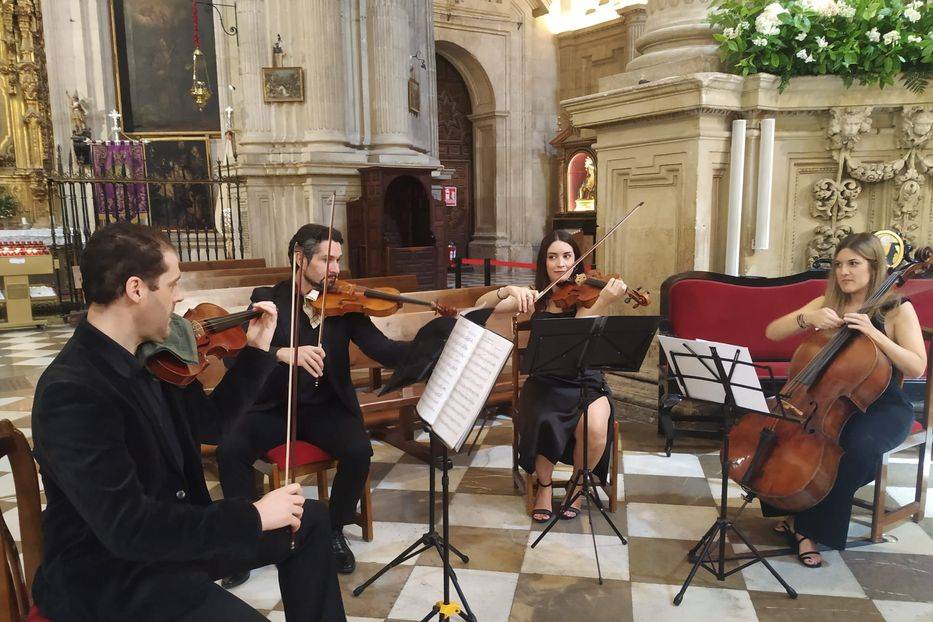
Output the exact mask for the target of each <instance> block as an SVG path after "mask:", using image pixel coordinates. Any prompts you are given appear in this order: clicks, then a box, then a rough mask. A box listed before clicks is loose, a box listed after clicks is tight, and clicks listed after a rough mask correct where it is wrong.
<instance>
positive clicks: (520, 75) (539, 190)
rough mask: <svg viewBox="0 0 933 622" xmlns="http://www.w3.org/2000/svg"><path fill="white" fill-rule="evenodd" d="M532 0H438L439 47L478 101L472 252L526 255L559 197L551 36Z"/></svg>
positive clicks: (524, 258)
mask: <svg viewBox="0 0 933 622" xmlns="http://www.w3.org/2000/svg"><path fill="white" fill-rule="evenodd" d="M536 7H537V3H536V2H533V1H531V0H512V1H511V2H510V1H509V0H495V1H491V0H464V1H463V2H457V3H455V4H452V3H450V2H446V1H441V0H436V1H435V2H434V27H435V30H434V37H435V40H436V48H437V52H438V53H439V54H441V55H443V56H444V57H445V58H447V59H448V60H450V62H451V63H453V64H454V66H455V67H457V69H458V71H460V73H461V75H463V77H464V80H465V81H466V82H467V86H468V88H469V89H470V95H471V98H472V99H473V102H472V103H473V117H472V121H473V127H474V150H475V153H476V156H475V162H476V164H475V167H476V170H475V171H474V172H475V175H474V177H475V183H476V188H475V200H474V206H475V212H476V227H475V235H474V240H473V242H472V243H471V244H470V254H471V256H474V257H498V258H500V259H515V260H522V261H528V260H530V259H531V255H532V251H533V248H532V247H533V245H534V244H537V242H538V241H539V240H540V238H541V237H542V235H543V234H544V231H545V227H546V226H547V222H546V216H547V212H548V207H547V206H548V205H549V203H551V202H552V201H554V200H556V199H555V198H554V197H555V185H554V184H555V181H554V176H553V173H552V171H551V162H550V157H551V155H552V150H551V149H550V147H549V146H548V144H547V141H548V140H550V139H551V138H553V136H554V133H555V132H556V129H557V57H556V47H555V43H554V37H553V35H552V34H551V33H550V32H549V31H548V30H547V28H546V27H545V25H544V24H543V22H542V21H541V20H537V19H535V18H534V17H533V16H532V11H533V10H534V9H535V8H536Z"/></svg>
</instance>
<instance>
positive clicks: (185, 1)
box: [110, 0, 220, 135]
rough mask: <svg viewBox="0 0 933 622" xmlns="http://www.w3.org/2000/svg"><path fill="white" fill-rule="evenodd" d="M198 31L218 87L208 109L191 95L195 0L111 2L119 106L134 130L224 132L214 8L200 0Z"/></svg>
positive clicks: (214, 87) (210, 75)
mask: <svg viewBox="0 0 933 622" xmlns="http://www.w3.org/2000/svg"><path fill="white" fill-rule="evenodd" d="M196 8H197V15H198V34H199V37H200V42H201V51H202V52H203V53H204V59H205V61H206V64H207V81H208V84H209V85H210V87H211V90H212V91H214V95H213V97H211V98H210V99H209V100H208V101H207V105H206V106H205V107H204V110H198V107H197V106H196V105H195V103H194V100H193V99H192V98H191V95H190V94H189V93H188V90H189V89H190V88H191V70H192V67H191V59H192V53H193V52H194V24H193V21H192V14H191V0H110V17H111V28H112V35H113V36H112V41H113V57H114V73H115V75H116V87H117V106H118V107H119V110H120V113H121V114H122V115H123V130H124V131H125V132H126V133H128V134H148V135H153V134H188V135H191V134H193V133H204V132H208V133H209V132H219V131H220V112H219V109H218V105H217V90H218V89H217V59H216V54H215V50H214V18H213V14H212V13H211V7H210V6H209V5H207V4H197V5H196Z"/></svg>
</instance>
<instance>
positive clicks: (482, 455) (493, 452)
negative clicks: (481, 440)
mask: <svg viewBox="0 0 933 622" xmlns="http://www.w3.org/2000/svg"><path fill="white" fill-rule="evenodd" d="M470 466H474V467H484V468H487V469H511V468H512V446H511V445H495V446H493V447H482V448H480V449H477V450H476V453H474V454H473V460H472V461H471V462H470Z"/></svg>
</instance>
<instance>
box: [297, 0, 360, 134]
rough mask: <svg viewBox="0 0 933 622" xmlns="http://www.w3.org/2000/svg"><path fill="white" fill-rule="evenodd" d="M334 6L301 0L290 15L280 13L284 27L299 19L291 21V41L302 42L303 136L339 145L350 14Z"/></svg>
mask: <svg viewBox="0 0 933 622" xmlns="http://www.w3.org/2000/svg"><path fill="white" fill-rule="evenodd" d="M334 4H337V3H334ZM341 4H342V3H341ZM334 9H335V6H334V5H333V4H331V3H329V2H304V1H300V2H298V3H296V4H295V5H294V6H293V7H292V12H290V13H289V15H290V16H291V17H290V18H289V15H285V16H283V18H285V19H284V20H283V23H282V24H281V26H282V27H283V28H285V27H287V23H288V21H289V19H291V20H294V19H295V18H298V19H297V21H298V22H299V23H298V24H295V23H294V21H292V22H291V23H292V24H293V26H292V28H293V30H292V40H293V41H294V42H295V44H299V42H301V43H300V45H301V47H302V48H303V49H302V51H303V52H304V60H305V73H306V76H307V83H306V84H305V93H307V95H306V97H305V102H306V104H305V106H306V108H307V116H306V118H305V123H306V125H305V137H306V139H307V140H308V141H309V142H314V143H330V144H331V145H332V146H340V147H342V146H343V143H345V142H346V140H347V128H346V114H345V113H346V106H347V87H346V83H345V80H346V79H347V71H346V59H345V57H344V49H345V48H344V34H345V27H346V23H345V22H346V20H348V19H349V17H347V16H346V15H345V14H344V11H342V10H341V11H336V10H334Z"/></svg>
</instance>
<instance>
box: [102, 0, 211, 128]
mask: <svg viewBox="0 0 933 622" xmlns="http://www.w3.org/2000/svg"><path fill="white" fill-rule="evenodd" d="M114 2H115V0H109V2H108V3H107V4H108V6H109V8H110V64H111V68H112V69H113V82H114V87H115V88H116V95H117V112H119V113H120V120H121V124H122V120H123V118H124V117H123V91H122V90H121V85H120V63H119V60H118V58H117V22H116V13H115V11H114V7H113V3H114ZM215 47H216V42H215ZM218 124H219V126H220V128H221V129H218V130H217V131H216V132H212V131H207V132H204V133H203V134H197V133H193V132H192V131H191V130H172V131H164V132H125V131H123V130H122V129H121V130H120V132H121V133H122V134H123V135H124V136H128V137H129V138H133V139H138V140H141V139H143V138H150V139H152V140H157V138H156V137H159V136H165V137H170V138H179V139H183V138H188V137H191V136H201V135H204V136H209V137H211V138H220V137H221V136H222V134H223V129H222V128H223V121H222V120H221V119H220V118H219V117H218ZM106 134H107V136H108V138H109V137H110V127H109V126H107V132H106Z"/></svg>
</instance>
